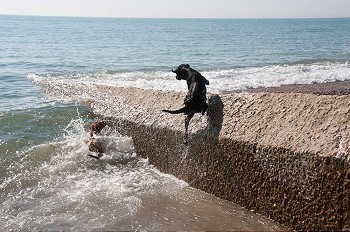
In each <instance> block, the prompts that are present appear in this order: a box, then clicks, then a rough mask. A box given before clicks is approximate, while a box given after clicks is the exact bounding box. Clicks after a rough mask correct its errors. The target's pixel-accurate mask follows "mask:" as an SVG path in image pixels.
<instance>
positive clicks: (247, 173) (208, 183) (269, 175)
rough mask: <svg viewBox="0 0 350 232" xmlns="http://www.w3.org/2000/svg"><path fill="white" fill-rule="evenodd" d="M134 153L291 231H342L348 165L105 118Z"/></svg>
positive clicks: (346, 210) (349, 172) (345, 218)
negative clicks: (130, 142) (185, 141)
mask: <svg viewBox="0 0 350 232" xmlns="http://www.w3.org/2000/svg"><path fill="white" fill-rule="evenodd" d="M108 119H109V120H112V121H114V125H115V126H116V128H117V130H118V131H119V132H120V133H122V134H124V135H127V136H130V137H132V138H133V142H134V146H135V150H136V152H137V154H139V155H140V156H142V157H145V158H148V159H149V162H150V163H151V164H153V165H155V166H156V167H157V168H158V169H159V170H160V171H162V172H165V173H169V174H172V175H174V176H176V177H178V178H180V179H182V180H184V181H186V182H187V183H189V184H190V185H191V186H192V187H195V188H198V189H201V190H203V191H206V192H208V193H211V194H213V195H215V196H217V197H221V198H223V199H226V200H229V201H233V202H235V203H237V204H239V205H241V206H244V207H245V208H247V209H249V210H252V211H255V212H256V213H260V214H262V215H265V216H267V217H269V218H271V219H272V220H274V221H276V222H279V223H281V224H283V225H285V226H288V227H290V228H293V229H295V230H348V229H349V228H350V225H349V221H350V220H349V216H350V213H349V209H350V208H349V205H350V204H349V203H350V202H349V201H350V191H349V189H350V187H349V183H350V180H349V177H350V170H349V164H348V163H347V162H346V161H344V160H341V159H338V158H334V157H321V156H318V155H315V154H310V153H295V152H292V151H290V150H288V149H284V148H276V147H260V146H257V145H256V144H251V143H247V142H242V141H235V140H231V139H223V138H218V137H213V136H211V135H208V134H207V133H204V132H203V131H202V132H199V133H196V134H192V136H191V142H190V144H189V145H188V146H185V145H183V143H182V142H183V133H182V132H181V131H175V130H170V129H167V128H166V127H163V128H159V127H158V128H155V127H152V126H147V125H143V124H138V123H134V122H132V121H128V120H125V119H118V118H108Z"/></svg>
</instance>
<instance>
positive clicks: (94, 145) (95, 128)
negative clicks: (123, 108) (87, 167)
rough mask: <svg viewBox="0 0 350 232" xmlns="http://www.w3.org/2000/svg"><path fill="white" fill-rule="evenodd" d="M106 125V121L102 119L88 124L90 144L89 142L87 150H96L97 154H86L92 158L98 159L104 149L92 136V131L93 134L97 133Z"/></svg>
mask: <svg viewBox="0 0 350 232" xmlns="http://www.w3.org/2000/svg"><path fill="white" fill-rule="evenodd" d="M106 125H107V123H106V122H103V121H96V122H94V123H92V124H91V125H90V144H89V151H92V152H97V153H98V155H97V156H95V155H92V154H89V155H88V156H90V157H92V158H95V159H99V158H100V157H102V155H103V153H104V150H103V148H102V146H101V142H100V141H99V140H98V139H96V138H94V133H95V134H99V133H101V130H102V129H103V128H104V127H105V126H106Z"/></svg>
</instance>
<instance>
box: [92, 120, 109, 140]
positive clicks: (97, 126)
mask: <svg viewBox="0 0 350 232" xmlns="http://www.w3.org/2000/svg"><path fill="white" fill-rule="evenodd" d="M106 125H107V123H106V122H104V121H96V122H94V123H92V124H91V125H90V137H91V138H92V137H94V133H95V134H99V133H101V130H102V129H103V128H104V127H105V126H106Z"/></svg>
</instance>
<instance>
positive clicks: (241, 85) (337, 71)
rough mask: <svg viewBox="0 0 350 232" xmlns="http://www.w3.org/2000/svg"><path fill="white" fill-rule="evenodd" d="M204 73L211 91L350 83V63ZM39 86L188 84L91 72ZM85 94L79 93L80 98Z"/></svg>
mask: <svg viewBox="0 0 350 232" xmlns="http://www.w3.org/2000/svg"><path fill="white" fill-rule="evenodd" d="M201 74H202V75H203V76H205V77H206V78H207V79H208V80H209V81H210V85H209V86H208V92H211V93H220V92H224V91H230V90H237V89H241V90H242V89H243V90H244V89H249V88H257V87H273V86H281V85H289V84H311V83H325V82H334V81H344V80H350V64H349V62H348V61H344V62H338V61H337V62H331V61H322V62H318V61H317V62H306V63H305V62H304V63H300V64H299V63H296V64H281V65H279V64H277V65H267V66H263V67H238V68H233V69H218V70H204V71H201ZM28 78H29V79H30V80H32V81H33V82H35V83H36V84H38V85H40V86H42V87H44V89H45V88H48V87H50V88H51V89H52V88H55V86H56V87H57V88H62V87H63V88H65V86H66V87H67V88H69V87H71V86H81V85H87V86H92V85H96V84H101V85H108V86H117V87H137V88H141V89H156V90H172V91H186V89H187V88H186V83H185V82H183V81H178V80H176V79H175V76H174V74H173V73H171V72H164V71H152V72H151V71H149V72H141V71H138V72H118V71H111V70H108V71H100V72H90V73H54V74H45V75H39V74H33V73H31V74H28ZM81 94H84V93H79V95H81Z"/></svg>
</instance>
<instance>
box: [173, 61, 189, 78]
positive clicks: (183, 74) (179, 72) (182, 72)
mask: <svg viewBox="0 0 350 232" xmlns="http://www.w3.org/2000/svg"><path fill="white" fill-rule="evenodd" d="M190 70H191V67H190V65H189V64H181V65H179V67H177V68H176V69H172V70H171V71H172V72H173V73H176V79H177V80H187V78H188V75H189V72H190Z"/></svg>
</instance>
